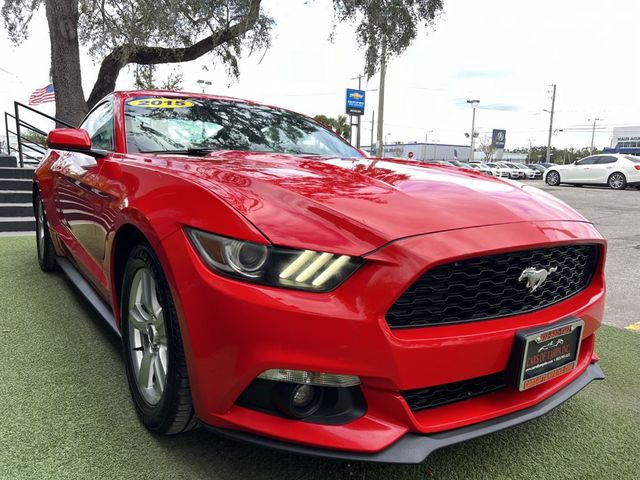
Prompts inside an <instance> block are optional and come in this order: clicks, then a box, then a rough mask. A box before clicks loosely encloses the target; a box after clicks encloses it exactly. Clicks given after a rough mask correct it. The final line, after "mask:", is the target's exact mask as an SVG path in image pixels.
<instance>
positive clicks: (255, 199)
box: [145, 151, 586, 255]
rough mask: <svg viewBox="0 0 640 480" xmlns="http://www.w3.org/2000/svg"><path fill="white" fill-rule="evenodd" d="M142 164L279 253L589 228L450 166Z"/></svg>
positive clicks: (252, 157)
mask: <svg viewBox="0 0 640 480" xmlns="http://www.w3.org/2000/svg"><path fill="white" fill-rule="evenodd" d="M159 158H160V156H157V157H156V156H152V157H151V159H150V158H149V157H146V158H145V161H146V162H149V161H150V160H151V162H152V163H155V164H156V165H158V166H159V167H161V168H162V169H170V170H173V171H174V173H175V174H178V175H180V176H181V177H190V178H191V179H192V180H193V181H195V182H197V183H199V184H201V185H203V186H206V187H207V188H208V189H209V190H211V191H213V192H214V193H215V194H217V195H218V196H219V197H221V198H222V199H224V200H225V201H226V202H227V203H229V204H230V205H232V206H233V207H234V208H235V209H236V210H237V211H238V212H240V213H241V214H242V215H244V216H245V217H246V218H247V219H248V220H249V221H250V222H252V223H253V224H254V225H255V226H256V227H257V228H258V229H259V230H260V231H261V232H262V233H263V234H264V235H265V236H266V237H267V239H268V240H269V241H271V242H272V243H274V244H276V245H284V246H290V247H294V248H308V249H315V250H321V251H329V252H337V253H344V254H350V255H362V254H364V253H366V252H369V251H371V250H374V249H376V248H379V247H380V246H382V245H384V244H386V243H388V242H390V241H393V240H396V239H398V238H403V237H408V236H412V235H419V234H426V233H433V232H441V231H445V230H453V229H461V228H470V227H478V226H484V225H495V224H503V223H513V222H523V221H553V220H570V221H571V220H573V221H586V220H585V219H584V218H583V217H582V216H580V215H579V214H578V213H576V212H575V211H574V210H573V209H571V208H570V207H568V206H567V205H566V204H564V203H563V202H561V201H559V200H558V199H556V198H555V197H552V196H551V195H548V194H546V193H544V192H542V191H540V190H538V189H536V188H531V187H524V186H523V185H521V184H518V183H515V182H508V181H504V180H500V179H497V178H493V177H489V176H486V175H484V174H482V173H477V172H473V171H470V170H467V169H460V168H455V167H448V166H440V165H430V164H420V163H416V162H406V161H402V160H393V159H371V158H359V159H351V158H350V159H342V158H328V157H316V156H290V155H279V154H268V153H255V152H253V153H252V152H237V151H236V152H216V153H214V154H211V155H210V156H208V157H195V158H193V157H180V156H172V157H167V156H165V155H163V156H162V160H161V161H160V160H158V159H159Z"/></svg>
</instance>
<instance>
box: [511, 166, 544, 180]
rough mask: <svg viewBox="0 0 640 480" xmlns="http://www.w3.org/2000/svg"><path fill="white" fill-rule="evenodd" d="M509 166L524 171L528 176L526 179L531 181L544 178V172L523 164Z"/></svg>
mask: <svg viewBox="0 0 640 480" xmlns="http://www.w3.org/2000/svg"><path fill="white" fill-rule="evenodd" d="M508 165H513V166H514V167H516V168H518V169H520V170H522V171H523V172H524V173H525V175H526V176H527V177H526V178H527V179H529V180H537V179H540V178H542V172H540V171H538V170H534V169H533V168H530V167H527V166H526V165H524V164H522V163H509V164H508Z"/></svg>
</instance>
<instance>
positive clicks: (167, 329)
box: [120, 244, 197, 435]
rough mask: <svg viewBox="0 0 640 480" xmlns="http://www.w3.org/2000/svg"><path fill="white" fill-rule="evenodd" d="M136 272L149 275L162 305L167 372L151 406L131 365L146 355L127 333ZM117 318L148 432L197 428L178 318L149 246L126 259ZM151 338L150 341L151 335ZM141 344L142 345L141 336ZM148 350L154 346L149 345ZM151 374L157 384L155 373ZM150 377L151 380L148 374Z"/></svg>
mask: <svg viewBox="0 0 640 480" xmlns="http://www.w3.org/2000/svg"><path fill="white" fill-rule="evenodd" d="M139 270H144V272H145V273H146V272H149V273H150V274H151V276H152V278H153V281H154V282H155V294H156V296H157V297H156V300H157V303H159V305H160V306H161V312H162V317H163V324H164V337H162V338H163V339H164V342H165V344H163V348H164V349H165V350H164V352H166V359H167V367H166V372H165V373H164V375H166V376H165V379H164V387H163V390H162V393H161V394H159V397H158V401H157V402H154V403H150V402H149V401H148V400H147V399H146V398H145V395H144V393H145V392H143V390H145V389H143V388H141V387H139V385H138V381H137V373H136V370H141V369H142V366H141V365H140V366H136V365H134V361H135V360H134V357H135V356H136V354H137V353H139V354H140V355H141V356H144V354H145V353H143V352H142V351H141V348H142V347H140V348H139V350H138V351H136V350H134V348H135V347H134V346H133V345H132V342H135V341H136V337H135V335H136V334H135V333H130V332H132V330H131V329H132V328H134V327H133V326H130V323H131V318H130V313H129V308H130V295H131V290H132V281H133V279H134V277H135V275H136V273H138V271H139ZM120 318H121V325H122V346H123V353H124V361H125V369H126V374H127V380H128V382H129V390H130V392H131V397H132V399H133V403H134V406H135V409H136V412H137V414H138V417H139V418H140V421H141V422H142V424H143V425H144V426H145V427H146V428H147V429H149V430H150V431H152V432H154V433H158V434H162V435H173V434H177V433H183V432H187V431H189V430H192V429H193V428H195V427H196V426H197V419H196V417H195V414H194V409H193V403H192V400H191V390H190V388H189V377H188V375H187V366H186V362H185V357H184V350H183V347H182V339H181V336H180V328H179V326H178V317H177V314H176V309H175V305H174V302H173V299H172V297H171V290H170V288H169V285H168V284H167V281H166V277H165V276H164V273H163V271H162V267H161V266H160V262H159V261H158V258H157V257H156V255H155V253H154V252H153V250H152V249H151V247H150V246H149V245H148V244H142V245H138V246H136V247H134V249H133V250H132V251H131V253H130V255H129V258H128V260H127V264H126V267H125V272H124V278H123V281H122V295H121V301H120ZM154 318H155V317H154ZM134 330H135V329H134ZM155 332H156V333H155V335H156V336H157V338H160V337H161V335H160V334H159V333H158V331H155ZM150 338H153V335H152V336H151V337H150ZM140 342H142V338H141V337H140ZM149 348H153V347H152V346H150V347H149ZM156 348H157V347H156ZM134 352H136V353H134ZM154 364H155V362H154ZM154 372H157V367H155V368H154ZM153 375H154V378H156V381H157V377H156V375H157V373H154V374H153ZM149 377H150V378H151V374H150V375H149Z"/></svg>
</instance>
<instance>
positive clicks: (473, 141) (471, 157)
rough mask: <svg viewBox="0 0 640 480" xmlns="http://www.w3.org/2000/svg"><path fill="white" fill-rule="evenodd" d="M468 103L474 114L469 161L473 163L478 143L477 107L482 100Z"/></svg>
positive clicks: (468, 101)
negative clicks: (474, 151)
mask: <svg viewBox="0 0 640 480" xmlns="http://www.w3.org/2000/svg"><path fill="white" fill-rule="evenodd" d="M467 103H468V104H470V105H471V106H472V107H473V114H472V116H471V146H470V149H469V161H470V162H473V160H474V158H473V150H474V148H475V141H476V131H475V130H476V107H477V106H478V104H479V103H480V100H467Z"/></svg>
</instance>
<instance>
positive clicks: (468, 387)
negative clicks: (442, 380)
mask: <svg viewBox="0 0 640 480" xmlns="http://www.w3.org/2000/svg"><path fill="white" fill-rule="evenodd" d="M505 386H506V382H505V376H504V373H496V374H493V375H487V376H485V377H477V378H472V379H470V380H463V381H461V382H456V383H448V384H447V385H438V386H436V387H427V388H418V389H416V390H407V391H404V392H402V396H403V397H404V399H405V400H406V402H407V404H408V405H409V408H410V409H411V410H413V411H416V410H424V409H426V408H433V407H437V406H439V405H446V404H448V403H453V402H457V401H460V400H466V399H468V398H472V397H477V396H478V395H484V394H486V393H490V392H495V391H496V390H500V389H501V388H504V387H505Z"/></svg>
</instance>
